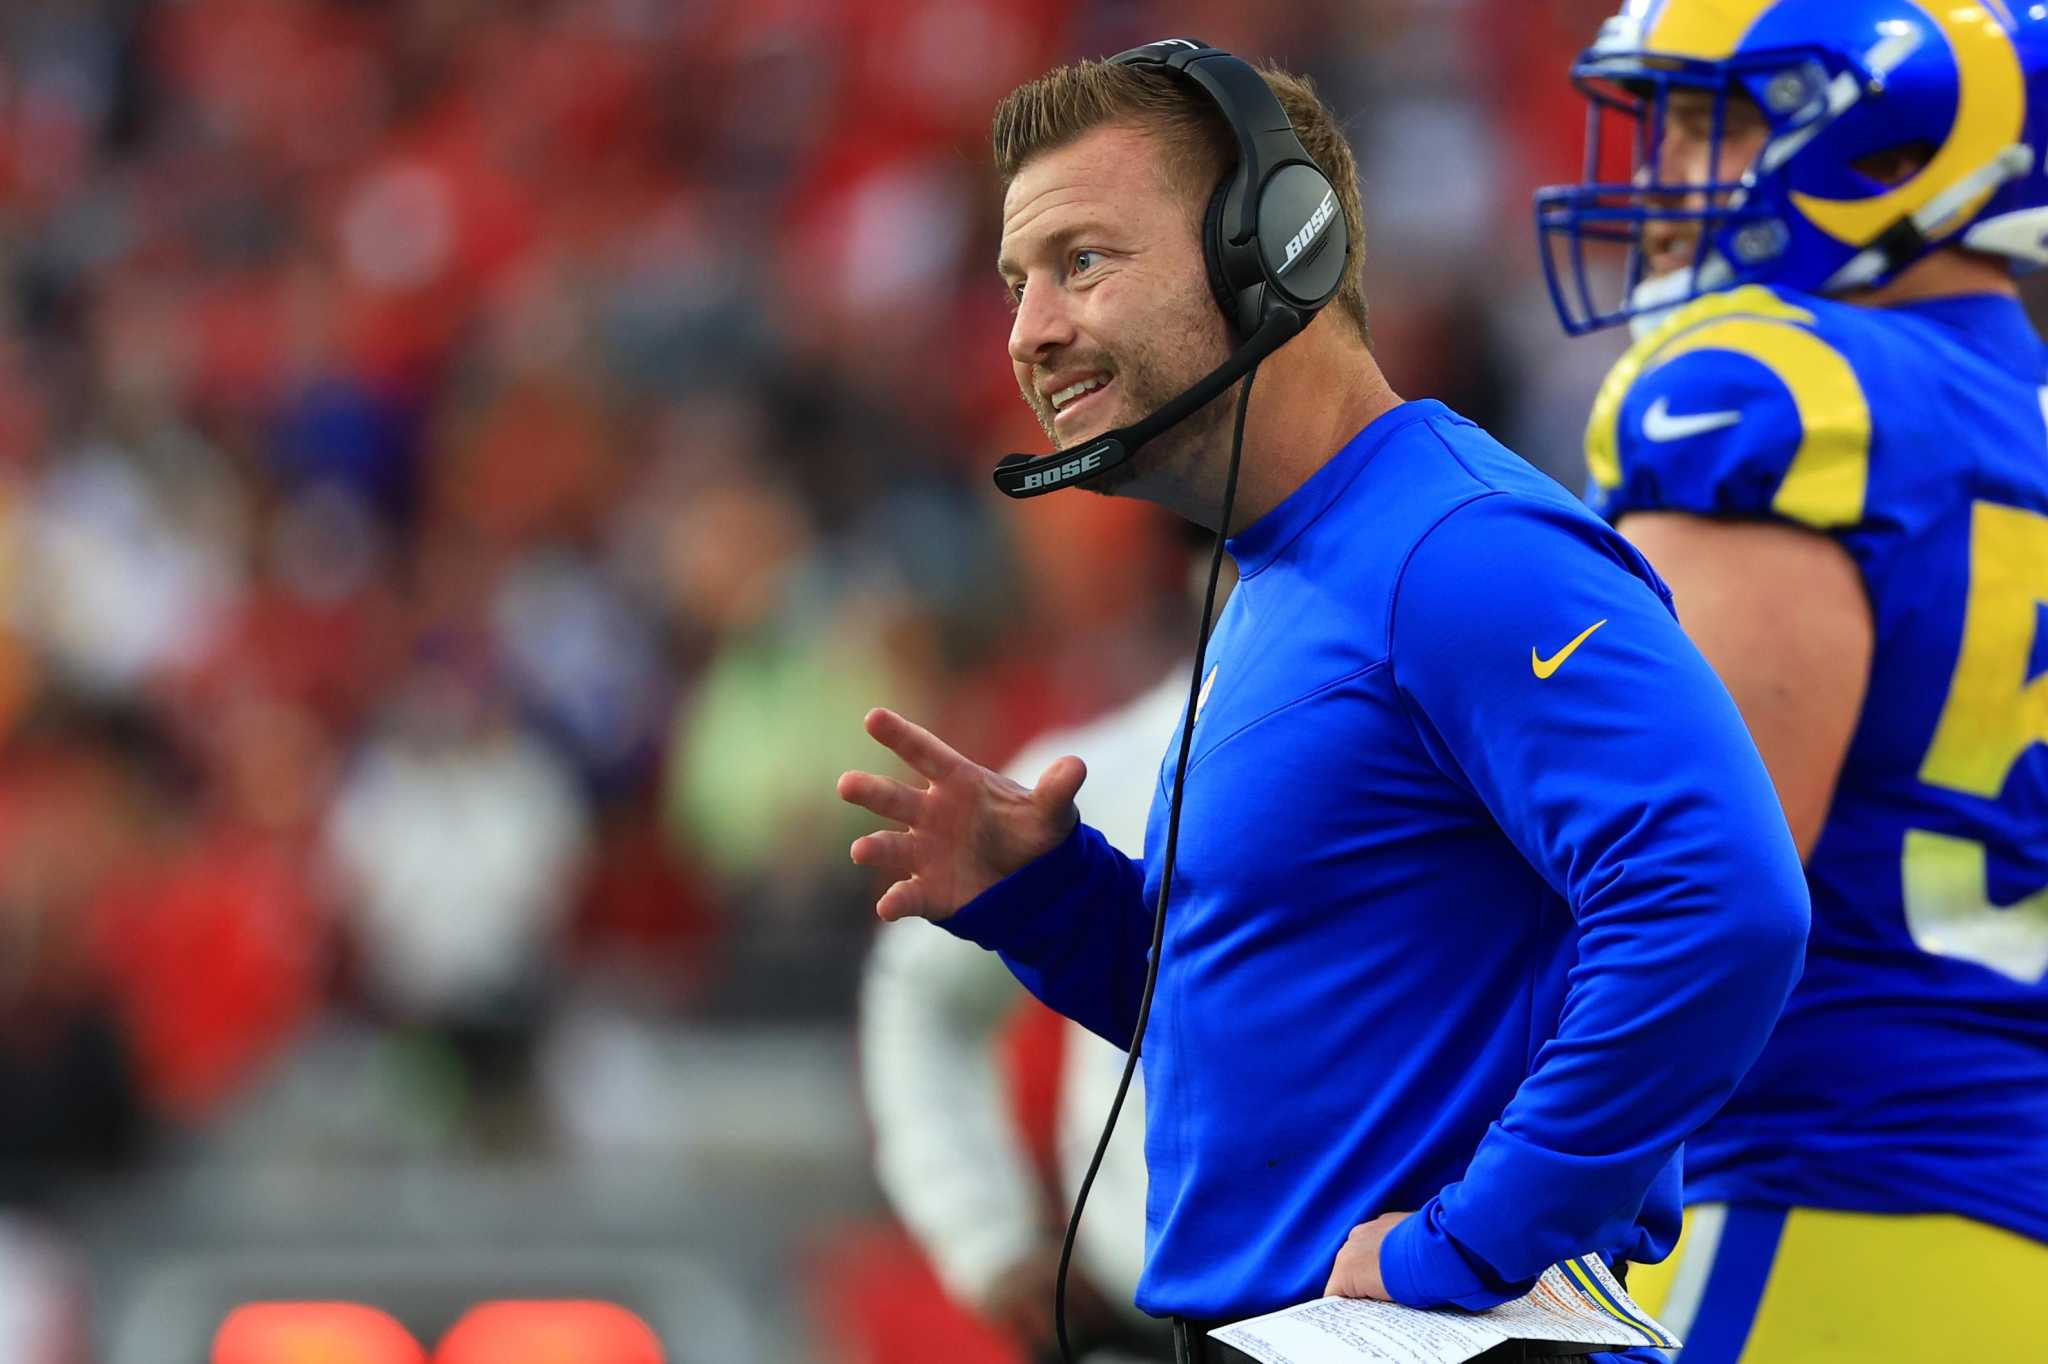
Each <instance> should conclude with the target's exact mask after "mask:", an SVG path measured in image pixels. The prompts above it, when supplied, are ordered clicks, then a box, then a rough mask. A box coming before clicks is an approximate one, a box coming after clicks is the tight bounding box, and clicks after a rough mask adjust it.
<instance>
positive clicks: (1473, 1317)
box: [1210, 1255, 1678, 1364]
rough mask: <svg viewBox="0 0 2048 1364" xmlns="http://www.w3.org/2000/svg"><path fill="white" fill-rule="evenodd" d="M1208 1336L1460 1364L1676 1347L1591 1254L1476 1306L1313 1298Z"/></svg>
mask: <svg viewBox="0 0 2048 1364" xmlns="http://www.w3.org/2000/svg"><path fill="white" fill-rule="evenodd" d="M1210 1335H1212V1336H1213V1337H1215V1338H1216V1339H1217V1340H1220V1341H1222V1342H1223V1343H1224V1344H1226V1345H1231V1346H1235V1347H1236V1348H1237V1349H1240V1350H1242V1351H1244V1352H1245V1353H1246V1354H1248V1355H1250V1356H1251V1357H1252V1358H1254V1359H1257V1360H1260V1361H1262V1364H1461V1362H1462V1361H1464V1360H1468V1359H1471V1358H1473V1357H1474V1356H1476V1355H1481V1354H1484V1353H1485V1352H1486V1351H1488V1350H1491V1349H1493V1348H1494V1347H1495V1346H1497V1345H1502V1344H1505V1343H1507V1342H1508V1341H1510V1340H1530V1341H1544V1342H1548V1343H1552V1344H1554V1345H1555V1346H1556V1348H1557V1349H1558V1350H1559V1351H1560V1352H1579V1353H1587V1352H1591V1351H1594V1350H1599V1351H1605V1350H1616V1349H1630V1348H1634V1347H1641V1346H1655V1347H1657V1348H1659V1349H1665V1350H1672V1349H1676V1348H1678V1340H1677V1338H1676V1337H1674V1336H1673V1335H1672V1334H1671V1333H1670V1332H1669V1331H1667V1330H1665V1329H1664V1328H1663V1326H1661V1325H1659V1324H1658V1322H1657V1321H1656V1320H1655V1319H1654V1318H1652V1317H1651V1316H1650V1314H1649V1313H1647V1312H1645V1311H1644V1310H1643V1309H1642V1308H1640V1307H1638V1306H1636V1304H1635V1301H1634V1300H1633V1299H1632V1298H1630V1297H1629V1295H1628V1294H1627V1293H1626V1292H1624V1291H1623V1290H1622V1287H1621V1285H1620V1284H1618V1283H1616V1282H1615V1281H1614V1276H1613V1275H1612V1274H1610V1273H1608V1272H1607V1266H1606V1265H1604V1264H1602V1263H1601V1262H1600V1259H1599V1257H1597V1256H1592V1255H1585V1256H1580V1257H1579V1258H1577V1259H1572V1260H1566V1261H1564V1262H1563V1263H1562V1264H1557V1265H1553V1266H1551V1267H1550V1269H1548V1270H1546V1271H1545V1272H1544V1275H1543V1277H1542V1278H1540V1279H1538V1280H1537V1281H1536V1286H1535V1287H1534V1288H1532V1289H1530V1290H1529V1292H1528V1293H1527V1294H1525V1295H1524V1296H1522V1297H1519V1298H1517V1299H1515V1300H1514V1301H1513V1302H1508V1303H1502V1304H1501V1305H1500V1306H1499V1307H1495V1308H1492V1309H1490V1310H1488V1311H1485V1312H1454V1311H1446V1312H1422V1311H1417V1310H1416V1309H1415V1308H1412V1307H1402V1306H1399V1305H1397V1304H1395V1303H1390V1302H1374V1301H1370V1300H1368V1299H1362V1298H1320V1299H1318V1300H1316V1301H1315V1302H1305V1303H1302V1304H1301V1305H1299V1306H1297V1307H1290V1308H1287V1309H1286V1310H1285V1311H1281V1312H1269V1313H1267V1314H1266V1315H1265V1316H1263V1317H1252V1318H1250V1319H1248V1320H1245V1321H1240V1322H1234V1323H1232V1324H1231V1325H1229V1326H1225V1327H1222V1328H1220V1329H1218V1330H1215V1331H1212V1332H1210Z"/></svg>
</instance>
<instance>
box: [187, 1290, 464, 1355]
mask: <svg viewBox="0 0 2048 1364" xmlns="http://www.w3.org/2000/svg"><path fill="white" fill-rule="evenodd" d="M316 1361H317V1364H426V1361H427V1352H426V1351H425V1350H423V1349H421V1348H420V1344H419V1342H418V1341H416V1340H414V1339H413V1338H412V1333H411V1332H409V1331H407V1330H406V1329H405V1328H404V1327H403V1326H401V1325H399V1324H398V1322H397V1321H395V1320H394V1319H393V1318H392V1317H391V1316H390V1315H389V1314H388V1313H385V1312H380V1311H378V1310H377V1309H376V1308H374V1307H363V1306H361V1305H359V1304H356V1303H352V1302H255V1303H247V1304H245V1305H243V1306H241V1307H237V1308H236V1309H235V1310H234V1311H233V1312H230V1313H229V1314H228V1318H227V1320H226V1321H224V1322H222V1323H221V1325H220V1330H219V1331H218V1332H216V1333H215V1335H214V1338H213V1364H315V1362H316Z"/></svg>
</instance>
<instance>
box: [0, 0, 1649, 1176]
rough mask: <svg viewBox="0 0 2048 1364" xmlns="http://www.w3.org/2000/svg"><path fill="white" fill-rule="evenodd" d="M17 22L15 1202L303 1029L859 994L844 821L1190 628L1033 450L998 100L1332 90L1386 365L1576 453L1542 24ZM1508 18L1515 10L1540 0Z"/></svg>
mask: <svg viewBox="0 0 2048 1364" xmlns="http://www.w3.org/2000/svg"><path fill="white" fill-rule="evenodd" d="M1498 8H1499V7H1498V6H1495V5H1488V4H1482V3H1480V0H1305V2H1304V3H1293V4H1286V5H1279V6H1265V7H1256V6H1250V5H1243V4H1239V3H1235V2H1234V0H1233V2H1231V3H1224V2H1223V0H1200V2H1198V3H1192V4H1178V5H1171V6H1167V5H1156V4H1150V3H1137V2H1136V0H1126V2H1124V3H1116V2H1114V0H1100V2H1096V3H1091V2H1090V0H1042V2H1041V3H1035V4H1031V5H1020V4H1016V3H1013V0H161V2H160V3H143V2H142V0H13V2H12V3H9V4H7V5H5V6H0V267H4V275H0V278H4V283H5V295H4V311H0V1112H5V1113H6V1114H7V1115H8V1117H9V1121H8V1122H7V1123H6V1124H0V1178H4V1179H5V1180H6V1182H7V1187H6V1188H5V1189H0V1195H4V1196H5V1197H6V1198H8V1199H10V1200H14V1199H35V1198H37V1197H40V1196H42V1195H43V1194H44V1193H46V1192H47V1181H48V1175H49V1170H50V1167H51V1164H52V1162H53V1161H55V1160H57V1159H58V1158H60V1157H61V1158H63V1159H64V1160H66V1161H70V1162H79V1161H85V1162H121V1161H124V1160H127V1159H130V1158H132V1157H134V1156H136V1155H137V1154H139V1153H144V1152H146V1151H147V1150H148V1149H149V1147H150V1142H151V1140H152V1138H153V1136H154V1135H156V1134H159V1133H162V1132H164V1131H174V1132H175V1131H183V1132H194V1131H203V1130H204V1129H205V1127H206V1125H207V1124H208V1123H209V1122H211V1121H213V1120H214V1119H216V1118H217V1117H218V1116H219V1115H220V1114H221V1113H222V1112H224V1111H225V1110H226V1109H227V1108H228V1107H230V1106H231V1105H232V1104H233V1102H234V1101H235V1099H236V1098H237V1096H238V1095H240V1094H242V1093H244V1092H245V1091H246V1090H247V1088H248V1087H249V1086H251V1085H252V1084H254V1083H256V1082H257V1081H258V1080H259V1079H260V1078H261V1077H262V1076H263V1075H264V1074H265V1073H266V1071H267V1070H268V1069H269V1068H271V1067H274V1066H275V1065H276V1064H277V1063H278V1062H279V1061H280V1059H281V1058H284V1057H286V1056H288V1055H289V1054H290V1052H291V1049H292V1048H293V1046H294V1044H295V1043H296V1042H297V1041H299V1040H300V1039H302V1038H304V1037H306V1036H307V1035H308V1034H309V1032H311V1031H312V1030H314V1029H316V1028H317V1027H318V1026H319V1025H320V1024H321V1023H322V1022H323V1020H327V1019H331V1018H333V1017H336V1016H338V1015H347V1016H352V1017H355V1018H358V1019H361V1020H365V1021H367V1022H369V1023H370V1024H372V1025H374V1026H376V1027H378V1028H382V1029H388V1030H390V1031H392V1032H393V1033H395V1034H400V1035H404V1036H407V1037H417V1038H424V1039H430V1040H431V1045H432V1047H433V1049H434V1051H433V1054H434V1056H435V1057H437V1058H439V1059H438V1061H437V1064H444V1065H445V1066H446V1067H447V1068H448V1070H449V1072H450V1073H451V1074H454V1075H456V1076H457V1077H459V1079H460V1080H461V1082H462V1083H463V1084H464V1085H466V1086H468V1087H469V1088H468V1090H467V1091H466V1092H470V1093H473V1094H475V1095H477V1096H480V1097H479V1099H478V1102H477V1103H476V1105H475V1108H474V1116H475V1121H476V1122H477V1123H479V1124H481V1125H482V1131H481V1135H483V1136H484V1137H485V1138H486V1139H489V1138H490V1136H491V1132H490V1130H489V1122H490V1114H491V1112H492V1109H491V1106H490V1104H489V1103H488V1098H489V1096H490V1095H491V1094H493V1093H495V1092H517V1090H518V1088H519V1086H520V1084H521V1083H522V1082H523V1080H522V1077H523V1076H524V1075H525V1074H526V1072H527V1070H528V1069H529V1068H530V1066H531V1060H532V1047H533V1039H534V1037H535V1036H536V1034H537V1032H538V1030H540V1029H541V1028H543V1027H544V1026H545V1025H546V1021H547V1019H548V1018H549V1016H550V1011H551V1009H552V1008H553V1007H554V1005H555V1003H556V1002H557V1001H558V1000H560V999H561V998H562V997H563V995H564V993H565V992H567V991H570V990H574V989H594V990H600V991H603V992H606V993H607V995H608V996H610V997H613V998H618V999H627V1000H632V1001H635V1002H636V1003H637V1004H638V1005H639V1006H640V1007H644V1008H647V1009H650V1010H654V1011H658V1012H662V1013H665V1014H670V1015H673V1016H677V1017H686V1018H692V1019H699V1020H705V1021H708V1022H711V1023H723V1022H732V1023H745V1022H750V1021H772V1022H778V1023H780V1022H790V1021H802V1020H809V1021H813V1022H820V1023H825V1024H830V1025H837V1026H841V1027H843V1026H844V1021H845V1019H846V1017H847V1015H848V1012H849V1010H850V1008H851V1001H852V997H853V989H854V982H855V980H856V978H857V972H858V968H859V963H860V958H861V955H862V953H863V951H864V949H865V944H866V941H867V938H868V934H869V926H870V918H869V916H868V914H867V912H866V905H867V904H868V902H869V901H870V900H871V898H872V895H873V891H874V887H872V886H870V885H868V884H867V883H866V882H865V880H864V879H863V877H862V875H861V874H860V873H858V872H857V871H856V870H855V869H853V868H851V867H850V866H849V865H848V864H847V862H846V857H845V847H846V842H847V839H848V838H849V837H850V836H851V835H852V834H853V833H854V832H856V831H858V829H859V827H860V820H859V819H858V817H855V816H852V815H850V813H849V812H848V811H847V810H845V809H843V808H842V807H840V806H839V804H838V803H837V802H836V801H835V800H834V799H833V796H832V779H833V777H834V776H835V775H836V774H837V773H838V772H839V771H840V770H842V769H843V768H845V767H848V766H851V765H854V764H856V763H865V762H870V761H871V759H872V755H871V753H870V751H869V750H870V745H869V743H868V741H867V740H866V739H865V738H864V736H863V735H862V734H861V731H860V727H859V719H860V716H861V714H862V712H863V711H864V710H865V709H866V708H867V707H868V706H870V705H872V704H876V703H880V702H887V703H889V704H891V705H894V706H896V707H898V708H900V709H903V710H905V711H906V712H907V713H910V714H912V715H915V716H917V717H918V718H920V719H924V720H927V721H929V722H930V723H932V724H934V726H935V727H937V728H939V729H940V730H941V731H942V732H944V733H946V734H947V735H949V737H951V738H952V739H953V740H954V742H956V743H957V744H959V745H960V746H961V747H963V748H964V749H966V750H967V751H970V752H972V753H974V754H975V755H976V756H978V757H981V758H983V759H985V760H987V761H990V762H1000V761H1002V760H1003V759H1005V758H1006V757H1007V756H1008V755H1009V753H1011V752H1012V751H1013V750H1014V749H1015V748H1016V747H1017V746H1018V745H1020V744H1021V743H1022V742H1023V741H1025V740H1026V739H1028V738H1029V737H1030V736H1031V735H1033V734H1034V733H1036V732H1038V731H1039V730H1041V729H1044V728H1046V727H1047V726H1050V725H1053V724H1059V723H1073V722H1076V721H1079V720H1081V719H1084V718H1086V717H1087V716H1089V715H1091V714H1094V713H1096V712H1098V711H1100V710H1102V709H1103V708H1105V707H1106V706H1109V705H1111V704H1114V703H1117V702H1121V701H1123V700H1125V699H1127V698H1128V697H1130V696H1132V695H1133V694H1135V693H1136V692H1138V691H1139V690H1141V689H1142V688H1143V687H1145V686H1146V685H1147V684H1149V683H1150V682H1151V681H1152V679H1153V678H1154V676H1155V675H1156V674H1157V673H1158V671H1159V670H1160V668H1161V667H1162V666H1163V665H1164V664H1165V663H1166V662H1167V661H1168V660H1170V659H1171V658H1173V657H1175V656H1176V655H1177V653H1178V651H1179V650H1180V649H1181V648H1182V647H1183V640H1182V634H1183V632H1184V631H1185V630H1186V629H1187V628H1189V627H1190V626H1191V624H1192V622H1191V620H1190V619H1189V615H1190V612H1189V611H1188V609H1187V606H1186V600H1185V594H1184V593H1183V592H1182V591H1180V590H1179V589H1180V587H1181V585H1182V581H1183V578H1184V575H1185V565H1184V556H1183V550H1182V549H1181V540H1180V537H1179V535H1178V534H1177V532H1176V531H1175V530H1174V529H1173V528H1172V527H1171V526H1170V525H1169V524H1167V523H1166V522H1165V521H1164V520H1163V518H1162V517H1160V516H1159V515H1156V514H1154V513H1152V512H1151V511H1149V510H1148V509H1145V508H1142V507H1139V506H1136V505H1133V504H1127V503H1123V502H1117V501H1110V500H1105V499H1100V498H1093V497H1088V496H1083V495H1078V494H1071V495H1066V496H1063V497H1056V498H1049V499H1044V500H1042V501H1038V502H1034V503H1030V504H1004V503H1001V502H999V500H998V499H997V498H996V497H995V495H994V494H993V492H992V490H991V489H990V487H989V484H988V478H987V471H988V469H989V467H990V466H991V464H992V462H993V460H994V459H995V458H996V457H997V456H998V455H1000V454H1001V453H1004V452H1006V451H1010V450H1031V449H1039V448H1043V436H1042V434H1041V433H1040V432H1039V431H1038V430H1037V428H1036V426H1035V424H1034V423H1033V422H1032V420H1031V418H1030V416H1029V413H1028V411H1027V410H1026V409H1025V407H1024V405H1023V403H1021V402H1020V401H1019V400H1018V397H1017V395H1016V393H1015V389H1014V384H1013V381H1012V379H1011V376H1010V373H1009V370H1008V367H1007V363H1006V360H1005V357H1004V355H1003V340H1004V336H1005V333H1006V331H1007V327H1008V319H1007V316H1006V314H1005V310H1004V305H1003V301H1002V296H1001V294H1000V293H999V288H1000V285H999V283H998V281H997V280H996V277H995V275H994V271H993V268H992V262H993V260H994V257H995V242H996V234H997V227H998V214H997V211H996V209H997V204H998V202H999V192H998V190H997V188H996V186H995V184H994V181H993V177H992V174H991V173H990V171H989V170H988V169H987V167H986V160H987V157H986V130H987V124H988V116H989V112H990V110H991V108H992V106H993V105H994V103H995V101H996V100H997V99H998V98H999V97H1000V96H1001V95H1002V94H1003V93H1004V92H1005V91H1007V90H1008V89H1009V88H1011V87H1012V86H1013V85H1015V84H1016V83H1018V82H1020V81H1022V80H1024V79H1027V78H1029V77H1030V76H1032V75H1034V74H1036V73H1037V72H1039V71H1040V70H1042V69H1044V68H1045V67H1046V66H1048V65H1050V64H1051V63H1053V62H1055V61H1058V60H1062V59H1065V58H1069V57H1072V56H1076V55H1083V54H1096V53H1103V52H1108V51H1113V50H1115V49H1117V48H1119V47H1122V46H1127V45H1130V44H1132V43H1135V42H1139V41H1143V40H1146V39H1149V38H1152V37H1156V36H1162V35H1163V34H1164V33H1167V32H1189V33H1195V34H1198V35H1200V36H1202V37H1205V38H1207V39H1208V40H1210V41H1212V42H1216V43H1218V44H1220V45H1224V46H1230V47H1234V48H1236V49H1238V50H1241V51H1244V52H1248V53H1254V54H1258V55H1263V56H1269V57H1272V58H1275V59H1277V60H1280V61H1281V62H1283V63H1285V64H1287V65H1290V66H1293V67H1295V68H1296V69H1300V70H1305V71H1307V72H1309V73H1310V74H1312V75H1313V76H1315V77H1316V78H1317V80H1318V82H1319V84H1320V86H1321V88H1322V90H1323V92H1324V94H1325V97H1326V98H1327V99H1328V100H1329V101H1330V102H1331V103H1332V104H1333V105H1334V106H1335V107H1336V108H1337V109H1338V110H1339V111H1340V112H1341V113H1343V114H1344V115H1345V116H1346V118H1347V124H1348V127H1349V128H1350V130H1351V132H1352V135H1353V138H1354V141H1355V143H1356V144H1357V147H1358V150H1359V153H1360V159H1361V165H1362V169H1363V173H1364V177H1365V180H1366V205H1367V213H1368V218H1369V222H1368V231H1369V250H1370V253H1371V257H1372V259H1373V260H1374V261H1376V262H1377V263H1378V265H1377V267H1376V268H1374V269H1373V270H1372V272H1371V275H1370V278H1369V291H1370V294H1371V297H1372V300H1373V305H1374V330H1375V334H1376V337H1377V339H1378V343H1379V349H1380V354H1381V358H1382V363H1383V365H1384V366H1385V368H1386V369H1387V371H1388V372H1389V374H1390V376H1391V377H1392V379H1393V380H1394V382H1395V384H1396V386H1397V387H1398V388H1399V389H1400V390H1401V391H1402V392H1403V393H1405V394H1407V395H1410V396H1423V395H1429V396H1437V397H1442V398H1444V399H1445V400H1447V401H1449V402H1450V403H1452V404H1453V405H1454V406H1456V407H1459V408H1460V409H1462V410H1464V411H1465V412H1466V413H1467V414H1468V415H1470V416H1472V417H1474V418H1475V419H1478V420H1480V421H1482V422H1487V423H1490V424H1492V425H1493V426H1494V427H1495V429H1497V430H1500V431H1502V432H1504V433H1506V434H1508V435H1510V436H1512V437H1514V438H1516V439H1517V440H1518V441H1519V442H1520V443H1521V445H1520V448H1522V449H1523V450H1524V451H1525V453H1527V454H1529V455H1530V456H1531V457H1532V458H1534V459H1536V460H1538V462H1539V463H1543V464H1544V465H1545V467H1549V468H1551V469H1553V471H1555V472H1557V473H1558V474H1559V475H1560V476H1561V477H1565V478H1567V479H1573V478H1575V477H1576V470H1575V468H1574V460H1575V459H1576V454H1575V450H1576V443H1577V427H1578V424H1579V422H1580V421H1581V420H1582V414H1583V411H1584V406H1585V404H1586V402H1587V400H1588V398H1589V397H1590V394H1591V391H1592V388H1593V385H1594V381H1595V379H1596V377H1597V374H1598V372H1599V370H1600V369H1601V367H1602V365H1603V364H1604V363H1605V361H1606V360H1607V359H1608V358H1609V357H1610V356H1611V354H1612V351H1611V349H1603V348H1602V347H1601V346H1600V345H1598V344H1593V345H1588V346H1584V347H1577V348H1567V347H1564V346H1563V345H1562V344H1561V338H1558V337H1557V336H1556V333H1555V331H1554V324H1553V323H1552V322H1551V320H1550V317H1549V312H1548V304H1547V302H1546V301H1545V300H1544V298H1543V295H1542V291H1541V286H1540V283H1538V281H1537V280H1536V278H1535V275H1534V268H1533V250H1532V248H1531V246H1530V244H1529V235H1530V234H1529V230H1528V227H1527V209H1526V206H1527V191H1528V189H1529V188H1530V187H1532V186H1533V185H1535V184H1536V183H1538V182H1539V181H1541V180H1544V179H1550V178H1560V177H1563V176H1567V175H1569V174H1570V173H1571V172H1572V169H1573V166H1574V164H1575V156H1576V152H1575V143H1576V131H1575V130H1576V126H1577V124H1576V120H1577V118H1578V108H1577V105H1576V104H1575V102H1574V100H1573V97H1572V96H1571V94H1570V91H1569V89H1568V87H1567V85H1566V83H1565V81H1564V79H1563V69H1564V64H1565V62H1566V60H1567V58H1568V55H1569V53H1570V52H1571V51H1573V50H1574V49H1575V48H1576V46H1577V45H1579V44H1580V43H1581V42H1582V41H1583V40H1584V39H1585V38H1586V37H1587V36H1588V35H1589V34H1590V32H1591V30H1592V28H1593V25H1594V24H1595V22H1596V20H1597V17H1598V15H1599V14H1600V13H1601V12H1602V11H1603V10H1604V9H1605V8H1606V6H1605V5H1603V4H1596V3H1591V0H1535V2H1534V3H1529V4H1526V5H1521V4H1518V5H1517V7H1516V8H1517V18H1516V22H1515V23H1514V24H1512V25H1509V24H1503V23H1501V22H1500V20H1499V14H1498ZM1524 11H1526V12H1524Z"/></svg>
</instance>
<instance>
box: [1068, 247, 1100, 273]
mask: <svg viewBox="0 0 2048 1364" xmlns="http://www.w3.org/2000/svg"><path fill="white" fill-rule="evenodd" d="M1101 260H1102V253H1101V252H1100V251H1076V252H1075V253H1074V270H1073V272H1074V273H1075V274H1077V275H1080V274H1086V273H1087V271H1088V267H1089V266H1091V265H1094V264H1096V263H1098V262H1100V261H1101Z"/></svg>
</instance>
